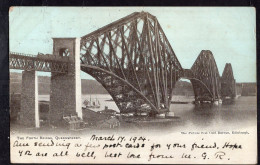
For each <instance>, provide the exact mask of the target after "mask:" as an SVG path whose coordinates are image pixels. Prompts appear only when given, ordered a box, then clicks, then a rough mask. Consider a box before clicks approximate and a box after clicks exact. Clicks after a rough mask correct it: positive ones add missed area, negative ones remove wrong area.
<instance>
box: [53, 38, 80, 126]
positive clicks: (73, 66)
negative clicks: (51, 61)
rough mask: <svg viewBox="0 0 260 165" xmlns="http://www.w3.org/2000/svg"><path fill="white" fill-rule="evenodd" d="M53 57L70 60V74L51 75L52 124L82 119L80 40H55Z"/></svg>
mask: <svg viewBox="0 0 260 165" xmlns="http://www.w3.org/2000/svg"><path fill="white" fill-rule="evenodd" d="M53 55H54V56H60V57H64V56H66V57H65V58H68V61H69V66H68V73H53V72H52V73H51V88H50V89H51V93H50V123H51V124H52V125H54V126H57V125H60V124H61V123H62V120H63V117H65V116H71V115H74V116H75V115H77V116H78V117H79V118H82V107H81V79H80V39H76V38H53Z"/></svg>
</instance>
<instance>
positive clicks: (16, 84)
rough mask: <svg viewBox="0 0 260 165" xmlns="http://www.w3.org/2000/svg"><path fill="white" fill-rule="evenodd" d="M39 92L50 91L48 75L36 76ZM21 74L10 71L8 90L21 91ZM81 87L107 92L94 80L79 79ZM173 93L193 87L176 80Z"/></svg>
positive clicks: (184, 92)
mask: <svg viewBox="0 0 260 165" xmlns="http://www.w3.org/2000/svg"><path fill="white" fill-rule="evenodd" d="M38 82H39V94H49V93H50V77H48V76H38ZM21 83H22V74H21V73H15V72H11V73H10V92H11V93H13V92H14V93H21ZM81 89H82V93H83V94H107V91H106V90H105V88H103V86H102V85H101V84H100V83H98V82H97V81H96V80H85V79H83V80H81ZM173 94H176V95H193V89H192V85H191V83H190V82H186V81H178V82H177V83H176V85H175V89H174V91H173Z"/></svg>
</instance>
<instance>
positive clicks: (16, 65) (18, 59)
mask: <svg viewBox="0 0 260 165" xmlns="http://www.w3.org/2000/svg"><path fill="white" fill-rule="evenodd" d="M9 68H10V69H21V70H32V71H42V72H56V73H67V72H68V60H67V59H65V58H57V57H54V56H53V55H41V56H35V55H28V54H22V53H14V52H10V53H9Z"/></svg>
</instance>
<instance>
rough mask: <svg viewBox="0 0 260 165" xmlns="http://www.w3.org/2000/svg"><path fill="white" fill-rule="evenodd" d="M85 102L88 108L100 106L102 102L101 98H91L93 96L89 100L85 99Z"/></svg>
mask: <svg viewBox="0 0 260 165" xmlns="http://www.w3.org/2000/svg"><path fill="white" fill-rule="evenodd" d="M83 104H84V105H85V106H86V108H100V102H99V100H98V99H97V98H96V99H95V100H93V101H92V100H91V96H90V99H89V100H87V99H86V100H85V101H84V102H83Z"/></svg>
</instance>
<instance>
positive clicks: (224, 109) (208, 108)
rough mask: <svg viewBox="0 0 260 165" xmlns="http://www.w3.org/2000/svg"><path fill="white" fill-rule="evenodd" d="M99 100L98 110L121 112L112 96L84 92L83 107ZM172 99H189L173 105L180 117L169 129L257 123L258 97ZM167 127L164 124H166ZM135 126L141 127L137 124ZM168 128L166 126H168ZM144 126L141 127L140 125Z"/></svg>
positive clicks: (177, 98)
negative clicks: (216, 102) (202, 100)
mask: <svg viewBox="0 0 260 165" xmlns="http://www.w3.org/2000/svg"><path fill="white" fill-rule="evenodd" d="M90 96H91V98H92V99H96V98H97V99H98V100H99V101H100V103H101V107H100V108H98V109H95V111H100V110H103V109H104V107H105V106H108V108H110V109H114V110H116V111H118V112H119V109H118V108H117V106H116V104H115V102H113V101H106V100H110V99H112V97H111V96H110V95H102V94H96V95H82V107H84V104H83V102H84V100H85V99H89V98H90ZM39 100H45V101H49V95H40V96H39ZM172 100H173V101H187V102H190V103H188V104H171V108H170V111H172V112H174V114H175V116H178V117H179V119H178V120H176V122H173V123H171V124H170V125H169V127H170V128H171V129H170V130H172V129H174V130H185V129H187V130H202V129H203V130H211V131H213V130H216V131H219V130H221V131H225V130H233V129H236V130H237V129H242V128H246V127H251V126H254V127H255V126H256V122H257V117H256V116H257V101H256V97H255V96H247V97H243V96H241V97H239V98H237V99H234V100H233V101H228V102H225V101H224V102H223V104H222V105H218V106H216V105H211V104H204V105H194V104H192V103H191V101H193V100H194V97H192V96H189V97H186V96H174V97H173V99H172ZM164 127H165V126H164ZM136 128H138V129H139V127H138V126H136ZM165 128H166V127H165ZM140 129H141V128H140Z"/></svg>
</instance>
